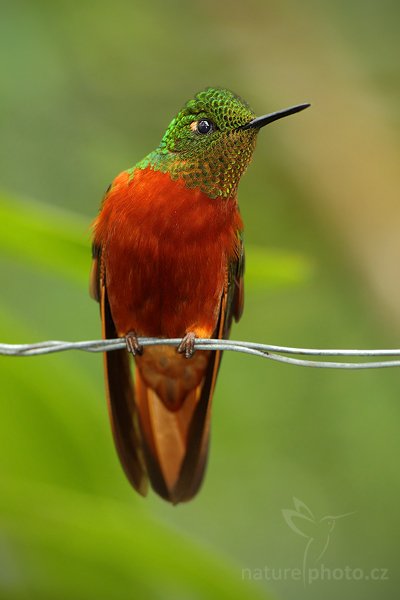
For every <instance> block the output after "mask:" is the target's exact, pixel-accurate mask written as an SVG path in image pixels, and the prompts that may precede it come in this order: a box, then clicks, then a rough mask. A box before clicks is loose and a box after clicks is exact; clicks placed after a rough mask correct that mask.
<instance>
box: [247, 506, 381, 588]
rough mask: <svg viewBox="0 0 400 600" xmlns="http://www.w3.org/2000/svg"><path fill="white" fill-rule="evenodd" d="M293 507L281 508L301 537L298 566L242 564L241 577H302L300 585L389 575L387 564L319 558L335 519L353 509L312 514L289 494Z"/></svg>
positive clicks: (284, 578)
mask: <svg viewBox="0 0 400 600" xmlns="http://www.w3.org/2000/svg"><path fill="white" fill-rule="evenodd" d="M293 505H294V508H283V509H282V515H283V518H284V520H285V522H286V524H287V525H288V526H289V527H290V529H291V530H292V531H294V532H295V533H296V534H297V535H299V536H301V537H303V538H304V552H303V555H302V560H301V566H299V567H295V568H293V567H271V566H267V565H265V566H264V567H258V568H253V569H250V568H243V569H242V579H253V580H267V581H288V580H293V581H302V582H303V584H304V585H308V584H312V583H314V582H316V581H385V580H388V579H389V571H388V569H387V568H383V567H374V568H372V569H369V570H365V569H362V568H360V567H351V566H349V565H346V566H344V567H333V568H332V567H329V566H326V565H324V564H323V563H322V562H321V559H322V557H323V556H324V554H325V552H326V551H327V549H328V546H329V545H330V543H331V540H332V537H333V531H334V529H335V527H336V525H337V523H338V522H339V521H341V520H342V519H344V518H345V517H349V516H351V515H353V514H354V512H348V513H342V514H337V515H324V516H322V517H316V516H315V515H314V513H313V512H312V511H311V510H310V508H309V507H308V506H307V505H306V504H305V503H304V502H302V501H301V500H299V499H298V498H295V497H294V498H293Z"/></svg>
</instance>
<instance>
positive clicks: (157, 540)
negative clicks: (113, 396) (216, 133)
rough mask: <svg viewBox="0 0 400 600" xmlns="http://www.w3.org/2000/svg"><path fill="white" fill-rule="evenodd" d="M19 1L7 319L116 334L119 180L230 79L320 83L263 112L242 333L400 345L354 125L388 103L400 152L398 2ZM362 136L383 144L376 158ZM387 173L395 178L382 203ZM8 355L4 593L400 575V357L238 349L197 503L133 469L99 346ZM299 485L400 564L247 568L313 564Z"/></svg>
mask: <svg viewBox="0 0 400 600" xmlns="http://www.w3.org/2000/svg"><path fill="white" fill-rule="evenodd" d="M1 9H2V10H1V19H0V49H1V52H0V66H1V72H2V94H1V98H0V105H1V111H0V123H1V135H2V144H1V146H0V186H1V188H2V189H3V190H5V192H4V194H3V195H2V196H1V197H0V274H1V282H2V286H1V296H0V339H1V340H2V341H4V342H10V343H12V342H16V343H17V342H29V341H36V340H45V339H71V340H72V339H96V338H97V337H98V336H99V323H98V310H97V307H96V305H95V303H94V302H93V301H91V300H90V299H89V297H88V295H87V276H88V272H89V268H90V235H89V233H90V222H91V220H92V219H93V218H94V217H95V215H96V213H97V210H98V204H99V201H100V198H101V196H102V194H103V192H104V189H105V188H106V187H107V185H108V183H109V182H110V180H111V179H112V178H113V177H114V176H115V175H116V174H117V173H118V172H119V171H121V170H122V169H123V168H126V167H129V166H130V165H132V164H133V163H135V162H136V161H137V160H139V159H140V158H142V157H143V156H144V155H145V154H146V153H147V152H148V151H149V150H151V149H152V148H153V147H155V146H156V145H157V144H158V142H159V139H160V137H161V135H162V133H163V131H164V129H165V128H166V126H167V124H168V121H169V119H170V118H171V117H172V116H173V114H174V113H175V112H176V110H177V109H178V108H179V107H180V106H181V105H182V103H183V102H184V101H185V100H186V99H187V98H188V97H190V95H192V94H193V93H194V92H196V91H197V90H198V89H201V88H203V87H205V86H206V85H209V84H211V85H224V86H226V87H230V88H232V89H234V90H235V91H237V92H238V93H239V94H241V95H243V96H244V97H245V98H246V99H248V100H249V101H250V103H251V104H252V106H253V108H254V109H255V110H256V112H257V113H265V112H267V111H268V110H274V109H275V108H280V107H283V106H288V105H290V104H294V103H295V102H300V101H305V100H308V99H310V100H312V102H313V107H312V109H310V110H309V111H307V114H306V113H304V115H299V116H297V117H293V118H291V119H287V120H286V122H282V123H280V124H276V125H274V126H271V129H268V132H267V131H266V132H265V135H264V136H263V137H262V136H260V139H259V142H258V148H257V150H256V155H255V160H254V164H253V165H252V166H251V168H250V170H249V173H248V174H247V175H246V176H245V178H244V180H243V183H242V184H241V189H240V195H239V198H240V201H241V210H242V214H243V218H244V222H245V224H246V258H247V265H246V306H245V313H244V317H243V319H242V321H241V322H240V324H239V325H238V326H236V327H235V328H234V331H233V337H234V338H237V339H251V340H254V341H265V342H271V343H280V344H288V345H301V346H321V347H329V346H331V347H332V346H335V347H339V346H346V347H352V346H353V347H356V346H358V347H374V346H376V347H378V346H387V345H393V346H394V345H398V341H397V340H396V337H395V334H394V330H393V328H390V327H389V328H387V327H386V328H385V326H384V323H385V319H387V311H386V310H385V307H384V306H381V305H380V304H379V303H377V302H375V300H374V297H373V296H372V295H371V293H370V288H369V287H368V286H367V285H366V283H365V280H364V279H363V277H362V276H361V275H360V272H359V271H358V270H357V269H358V267H357V264H356V263H355V262H354V261H353V259H352V257H351V254H350V253H349V251H348V247H347V246H346V245H345V244H344V242H343V239H344V238H343V235H342V233H343V232H342V230H341V229H340V228H341V227H343V228H344V229H345V228H346V226H347V227H348V228H350V230H351V236H350V237H352V239H353V240H354V247H355V248H356V249H357V248H359V247H360V248H361V245H360V246H358V245H357V244H361V242H360V239H361V238H360V231H359V230H358V229H357V222H358V221H360V223H361V222H363V219H364V221H365V215H364V212H363V211H362V205H361V208H360V204H358V205H357V204H356V203H357V201H359V202H361V203H362V202H364V192H365V194H366V193H367V192H368V189H361V192H360V189H358V188H357V189H356V188H354V185H355V183H357V182H358V181H362V180H363V177H364V175H365V177H367V175H368V173H369V171H370V170H372V166H373V165H372V156H374V155H373V154H372V153H371V154H370V148H371V146H370V145H369V144H366V143H365V140H364V138H362V137H360V138H359V140H358V142H357V145H356V142H354V140H357V136H354V135H353V137H351V136H352V134H354V131H355V129H354V128H355V126H356V125H357V126H361V127H364V129H365V131H368V128H369V127H373V128H374V129H373V132H374V136H376V137H374V140H375V139H376V140H377V141H378V139H377V137H378V136H379V135H380V133H382V136H381V137H379V140H380V142H381V143H382V145H379V146H378V150H379V152H380V155H379V156H380V160H381V161H383V163H384V164H385V165H387V164H392V163H394V164H397V163H396V160H397V156H398V155H397V154H396V151H397V149H398V135H397V132H398V130H399V126H400V120H399V114H398V104H399V99H400V78H399V69H398V55H399V36H398V31H397V30H398V26H397V25H398V18H399V15H400V8H399V5H398V4H397V3H395V2H393V1H391V0H382V1H381V2H377V1H374V0H368V1H366V2H364V1H361V0H353V1H352V2H350V3H348V2H342V1H341V0H340V1H337V2H333V0H323V1H322V2H316V1H315V0H306V1H305V2H303V3H301V5H300V4H298V3H295V2H294V0H284V1H281V2H276V1H273V0H270V1H268V2H264V1H263V0H249V2H247V3H239V2H238V1H236V0H233V1H232V2H230V3H229V4H227V3H220V4H218V3H215V2H211V1H210V0H205V2H203V3H201V4H196V3H194V4H188V3H184V2H182V1H181V0H174V1H173V2H170V3H163V2H161V0H154V1H153V2H151V3H144V2H135V3H132V2H128V0H115V1H114V2H112V3H109V2H106V0H99V1H98V2H96V3H94V2H93V1H91V0H82V2H79V3H71V2H67V1H66V0H58V1H57V2H50V1H49V0H38V1H37V2H32V1H31V0H25V1H24V0H19V1H18V2H9V1H7V0H5V1H4V2H2V3H1ZM364 102H365V104H364ZM323 114H325V116H326V120H325V121H322V120H321V119H322V115H323ZM360 115H364V116H365V115H367V117H368V118H367V119H366V120H365V122H363V121H361V120H360V119H361V116H360ZM388 130H390V132H391V133H393V134H394V136H393V139H392V137H390V143H384V142H386V141H388V139H389V138H388V137H387V131H388ZM357 131H358V130H357ZM348 139H352V140H353V145H351V144H349V143H347V140H348ZM393 140H394V141H393ZM383 150H384V152H383ZM328 151H330V152H331V155H329V154H326V153H327V152H328ZM326 157H328V158H326ZM360 157H361V158H362V160H363V161H366V162H368V161H371V164H363V170H360V164H359V163H358V162H357V161H358V160H360ZM322 158H324V159H325V162H323V161H322ZM378 158H379V157H378ZM340 159H342V160H343V161H344V163H345V165H344V163H343V162H340ZM376 162H379V161H375V159H374V160H373V163H374V165H375V163H376ZM310 165H311V166H312V167H314V170H310ZM306 167H308V168H306ZM344 167H345V168H344ZM370 167H371V168H370ZM389 175H390V174H389V173H388V176H387V177H385V180H383V179H382V180H380V179H377V182H376V189H377V194H378V195H379V200H380V201H379V203H377V206H378V205H379V206H381V203H382V202H383V201H384V199H385V198H386V197H387V195H388V191H389V188H390V186H391V182H392V181H393V179H391V178H390V177H389ZM368 185H369V184H368V181H367V183H366V186H367V187H368ZM385 186H386V187H385ZM392 187H393V186H392ZM346 189H347V190H348V192H347V193H348V195H345V194H344V192H343V190H346ZM357 193H358V194H359V198H358V196H357ZM329 198H330V201H331V204H332V205H337V215H338V217H337V219H336V220H332V219H331V217H330V215H331V213H329V212H328V199H329ZM349 198H354V206H353V205H352V204H351V202H350V200H349ZM33 199H34V200H33ZM343 199H344V200H343ZM343 202H345V204H343ZM371 204H373V203H372V201H371V199H369V200H368V201H365V208H366V210H367V209H368V207H369V206H370V205H371ZM378 208H379V207H378ZM351 209H353V216H354V219H353V220H351ZM382 215H383V216H382ZM376 217H377V218H376V220H375V219H372V222H373V224H374V223H377V224H378V223H381V221H382V218H384V217H385V215H384V213H383V212H381V213H378V212H377V214H376ZM389 220H390V219H389ZM352 228H353V229H352ZM367 243H369V239H368V237H367ZM381 271H382V272H383V271H384V269H381ZM0 377H1V402H0V597H1V598H5V599H14V598H27V599H28V598H52V599H53V598H54V599H58V598H60V599H64V598H65V599H69V598H78V599H79V598H82V599H83V598H84V599H88V600H89V599H90V598H100V599H101V598H111V597H112V598H133V597H138V598H142V597H144V598H155V599H157V598H160V599H161V598H162V599H166V598H185V599H191V598H193V599H200V598H249V599H250V598H259V597H263V598H265V597H268V596H267V594H269V593H270V591H272V592H273V595H274V596H276V597H278V598H284V599H285V600H286V599H288V600H289V599H292V598H293V599H296V600H299V599H300V598H316V599H317V598H318V599H320V598H321V597H323V598H326V599H329V598H332V599H333V598H337V597H338V596H340V597H349V598H357V597H362V598H364V600H367V599H371V600H372V599H373V598H375V597H376V595H377V594H379V596H380V597H382V598H388V599H389V598H396V597H397V595H398V585H399V571H398V565H397V554H398V548H399V535H398V532H399V531H400V523H399V516H398V499H399V495H400V482H399V477H398V465H397V456H398V455H399V450H400V441H399V435H398V423H399V416H400V415H399V413H400V408H399V402H398V373H397V372H396V371H391V372H390V371H389V370H385V371H382V372H377V371H375V372H354V373H344V372H332V371H329V372H328V371H322V370H312V369H298V368H294V367H288V366H283V365H270V364H269V363H267V362H265V361H257V360H256V359H254V358H251V357H244V356H234V355H227V356H225V357H224V360H223V365H222V369H221V374H220V377H219V382H218V386H217V392H216V395H215V405H214V415H213V440H212V445H211V455H210V464H209V468H208V473H207V476H206V480H205V484H204V487H203V489H202V491H201V493H200V494H199V496H198V497H197V498H196V499H195V500H194V501H193V502H191V503H188V504H187V505H182V506H178V507H171V506H169V505H167V504H165V503H163V502H162V501H161V500H159V499H158V498H157V497H155V496H154V495H150V496H149V498H148V499H146V500H145V501H143V500H142V499H141V498H139V497H137V496H136V495H135V494H134V493H133V492H132V490H131V489H130V487H129V485H128V483H127V482H126V480H125V478H124V475H123V473H122V470H121V468H120V466H119V464H118V461H117V458H116V455H115V451H114V449H113V445H112V439H111V434H110V430H109V424H108V419H107V414H106V407H105V401H104V391H103V383H102V369H101V360H100V357H99V356H96V355H84V354H78V353H66V354H56V355H52V356H46V357H37V358H25V359H22V358H13V359H10V358H5V357H3V358H0ZM293 496H296V497H298V498H300V499H301V500H302V501H304V502H305V503H306V504H307V506H310V508H311V509H312V510H313V511H314V512H315V514H316V515H318V516H319V517H322V516H324V515H327V514H340V513H344V512H350V511H356V512H355V514H354V515H352V516H350V517H348V519H346V520H343V521H342V522H340V523H338V524H337V525H336V527H335V530H334V531H333V532H332V536H331V538H332V539H331V541H330V544H329V547H328V549H327V551H326V553H325V555H324V558H323V562H324V565H326V566H329V567H331V568H335V567H344V566H346V565H350V566H352V567H359V568H362V569H364V571H365V572H367V571H368V569H370V568H387V569H389V579H388V580H387V581H377V582H371V581H368V580H367V579H363V580H360V581H355V580H353V581H318V582H315V583H314V584H313V585H312V586H307V587H306V588H304V587H303V585H302V584H301V582H298V581H295V580H291V579H289V580H283V579H282V578H281V579H279V578H276V579H275V580H273V579H268V578H266V577H265V576H264V575H262V576H260V577H256V576H255V577H254V579H257V581H247V580H244V579H243V569H246V568H248V569H250V570H252V572H254V570H256V569H262V568H263V567H264V566H269V567H275V568H277V569H278V568H282V569H283V568H291V567H293V568H295V567H299V566H300V565H301V562H302V557H303V552H304V540H303V538H301V537H300V536H296V535H295V534H294V532H293V531H291V530H290V529H289V528H288V527H287V525H286V524H285V522H284V520H283V518H282V513H281V510H282V509H283V508H289V507H290V506H292V497H293ZM258 579H259V580H258Z"/></svg>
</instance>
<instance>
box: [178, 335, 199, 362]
mask: <svg viewBox="0 0 400 600" xmlns="http://www.w3.org/2000/svg"><path fill="white" fill-rule="evenodd" d="M195 339H196V335H195V334H194V333H193V332H192V331H189V333H187V334H186V335H185V337H184V338H183V339H182V341H181V343H180V344H179V346H178V352H179V354H184V355H185V358H192V356H193V354H194V353H195V352H196V350H195V349H194V342H195Z"/></svg>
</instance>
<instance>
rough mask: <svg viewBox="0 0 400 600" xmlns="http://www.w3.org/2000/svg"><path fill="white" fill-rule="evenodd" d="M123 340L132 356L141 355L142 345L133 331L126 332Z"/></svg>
mask: <svg viewBox="0 0 400 600" xmlns="http://www.w3.org/2000/svg"><path fill="white" fill-rule="evenodd" d="M125 340H126V349H127V350H128V352H130V353H131V354H132V356H136V355H139V356H141V355H142V354H143V346H141V345H140V344H139V342H138V338H137V335H136V333H135V332H134V331H130V332H129V333H127V334H126V336H125Z"/></svg>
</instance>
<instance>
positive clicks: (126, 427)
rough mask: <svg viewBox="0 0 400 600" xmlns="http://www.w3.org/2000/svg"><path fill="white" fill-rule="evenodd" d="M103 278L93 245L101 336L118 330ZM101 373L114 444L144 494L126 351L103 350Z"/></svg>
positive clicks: (92, 285) (93, 278) (113, 334)
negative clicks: (103, 377)
mask: <svg viewBox="0 0 400 600" xmlns="http://www.w3.org/2000/svg"><path fill="white" fill-rule="evenodd" d="M106 278H107V274H106V272H105V268H104V261H103V260H102V251H101V247H100V246H96V245H94V246H93V262H92V270H91V275H90V293H91V296H92V297H93V298H95V299H96V300H97V301H98V302H99V303H100V314H101V322H102V336H103V338H104V339H113V338H117V337H118V334H117V331H116V327H115V325H114V321H113V318H112V315H111V310H110V305H109V302H108V296H107V286H106ZM104 374H105V383H106V393H107V402H108V411H109V415H110V421H111V427H112V431H113V436H114V442H115V446H116V448H117V451H118V455H119V458H120V461H121V464H122V466H123V468H124V471H125V473H126V475H127V477H128V479H129V481H130V482H131V483H132V485H133V487H134V488H135V489H136V490H137V491H138V492H139V493H140V494H142V495H143V496H144V495H146V493H147V488H148V480H147V474H146V469H145V466H144V459H143V456H142V450H141V448H142V442H141V435H140V428H139V423H138V415H137V410H136V405H135V401H134V391H133V382H132V376H131V370H130V365H129V354H128V352H127V351H126V350H125V349H122V350H113V351H111V352H104Z"/></svg>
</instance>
